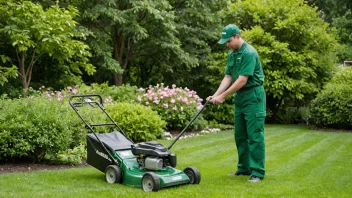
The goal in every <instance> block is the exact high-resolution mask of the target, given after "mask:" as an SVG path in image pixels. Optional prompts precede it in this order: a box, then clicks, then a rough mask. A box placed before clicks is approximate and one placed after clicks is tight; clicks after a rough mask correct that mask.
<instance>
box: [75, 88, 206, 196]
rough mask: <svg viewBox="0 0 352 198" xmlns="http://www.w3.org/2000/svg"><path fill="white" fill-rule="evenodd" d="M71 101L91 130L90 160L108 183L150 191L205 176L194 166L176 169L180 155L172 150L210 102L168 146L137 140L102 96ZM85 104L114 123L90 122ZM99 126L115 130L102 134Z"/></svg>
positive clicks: (192, 182) (84, 97)
mask: <svg viewBox="0 0 352 198" xmlns="http://www.w3.org/2000/svg"><path fill="white" fill-rule="evenodd" d="M69 104H70V105H71V107H72V108H73V109H74V111H75V112H76V113H77V115H78V116H79V117H80V118H81V119H82V121H83V122H84V124H85V127H86V128H88V129H89V130H90V131H91V133H88V134H87V137H86V138H87V163H88V164H89V165H91V166H93V167H94V168H96V169H98V170H100V171H102V172H103V173H105V180H106V181H107V182H108V183H111V184H113V183H122V184H124V185H127V186H134V187H142V188H143V190H144V191H146V192H149V191H158V190H159V189H160V188H164V187H170V186H177V185H182V184H199V182H200V180H201V175H200V172H199V171H198V169H197V168H195V167H193V166H189V167H187V168H185V169H184V170H183V171H181V170H178V169H176V168H175V167H176V154H173V153H170V152H169V150H170V149H171V147H172V146H173V145H174V144H175V143H176V141H177V140H178V139H179V138H180V137H181V136H182V135H183V133H184V132H185V131H186V129H187V128H188V127H189V125H190V124H191V123H192V122H193V121H194V120H195V119H196V118H197V117H198V116H199V114H200V113H201V112H202V111H203V109H204V108H205V106H206V104H207V103H205V105H204V106H203V108H202V109H201V110H199V111H198V113H197V114H196V115H195V116H194V117H193V119H192V120H191V121H190V122H189V123H188V125H187V126H186V127H185V128H184V129H183V130H182V131H181V133H180V134H179V135H178V136H177V137H176V138H175V140H174V141H173V142H172V144H171V145H170V146H169V147H168V148H165V147H164V146H163V145H162V144H160V143H157V142H155V141H150V142H142V143H134V142H133V141H132V140H131V139H130V138H129V137H128V136H127V135H126V134H125V133H124V132H123V131H122V129H121V128H120V127H119V126H118V125H117V124H116V122H115V121H114V120H113V119H112V118H111V117H110V115H109V114H108V113H107V112H106V110H105V107H104V106H103V100H102V97H101V96H100V95H96V94H89V95H73V96H71V97H70V98H69ZM84 105H86V106H91V107H93V108H100V109H101V110H102V111H103V112H104V113H105V115H106V116H107V117H108V118H109V120H110V121H111V122H109V123H100V124H89V123H88V122H87V121H86V120H85V119H84V118H83V117H82V115H81V114H80V113H79V111H78V107H82V106H84ZM99 126H102V127H104V126H108V127H112V128H114V130H113V132H111V133H101V134H99V133H96V132H95V130H94V128H95V127H99Z"/></svg>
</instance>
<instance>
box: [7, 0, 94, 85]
mask: <svg viewBox="0 0 352 198" xmlns="http://www.w3.org/2000/svg"><path fill="white" fill-rule="evenodd" d="M0 13H1V14H0V18H2V19H3V21H0V22H1V24H0V33H1V36H3V37H5V38H6V41H7V43H9V44H11V45H12V47H13V49H12V50H13V51H16V55H17V58H18V63H17V66H18V71H19V74H20V76H21V79H22V86H23V88H28V87H29V84H30V82H31V77H32V70H33V67H34V64H35V63H36V62H37V61H38V59H39V58H40V57H41V56H43V55H45V54H48V55H49V56H50V57H52V59H56V60H57V61H59V63H60V66H61V70H62V72H65V73H66V74H67V75H73V76H74V75H81V74H82V72H81V68H83V69H84V70H85V71H86V72H87V73H88V74H93V73H94V72H95V69H94V67H93V66H92V65H91V64H89V63H88V57H89V56H91V54H90V52H89V47H88V46H87V45H85V44H84V43H83V42H81V41H79V40H77V39H79V38H84V37H85V35H84V34H82V33H79V32H77V31H76V30H75V26H76V22H75V21H74V20H73V18H74V17H75V16H76V15H77V13H78V10H77V9H75V8H73V7H68V9H62V8H59V7H56V6H53V7H50V8H49V9H47V10H46V11H44V10H43V8H42V7H41V6H40V5H38V4H34V3H32V2H30V1H20V2H13V1H7V2H6V3H1V4H0ZM13 62H17V61H14V60H13Z"/></svg>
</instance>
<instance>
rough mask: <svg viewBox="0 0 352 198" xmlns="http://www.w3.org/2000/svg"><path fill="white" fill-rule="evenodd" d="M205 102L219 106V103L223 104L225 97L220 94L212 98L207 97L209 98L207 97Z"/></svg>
mask: <svg viewBox="0 0 352 198" xmlns="http://www.w3.org/2000/svg"><path fill="white" fill-rule="evenodd" d="M206 100H207V101H210V102H211V103H213V104H221V103H223V102H224V100H225V97H224V96H223V95H222V94H220V95H218V96H215V97H214V96H209V97H207V99H206Z"/></svg>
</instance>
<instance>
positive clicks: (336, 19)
mask: <svg viewBox="0 0 352 198" xmlns="http://www.w3.org/2000/svg"><path fill="white" fill-rule="evenodd" d="M308 3H309V5H311V6H316V7H317V8H318V9H319V11H320V13H321V14H320V16H321V17H322V18H323V19H324V20H325V21H327V22H328V23H330V24H331V25H332V26H333V27H335V28H336V30H337V32H336V34H337V35H338V40H339V43H340V44H341V46H340V48H339V50H338V51H337V56H338V58H339V62H343V61H344V60H352V1H351V0H308Z"/></svg>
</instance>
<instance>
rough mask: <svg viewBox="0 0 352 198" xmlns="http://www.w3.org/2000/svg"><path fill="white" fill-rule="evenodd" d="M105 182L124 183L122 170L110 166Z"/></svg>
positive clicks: (106, 172)
mask: <svg viewBox="0 0 352 198" xmlns="http://www.w3.org/2000/svg"><path fill="white" fill-rule="evenodd" d="M105 181H107V182H108V183H110V184H114V183H121V182H122V171H121V168H120V167H118V166H116V165H110V166H108V167H107V168H106V169H105Z"/></svg>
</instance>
